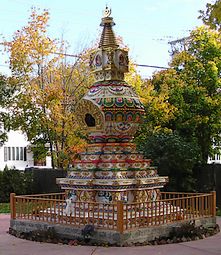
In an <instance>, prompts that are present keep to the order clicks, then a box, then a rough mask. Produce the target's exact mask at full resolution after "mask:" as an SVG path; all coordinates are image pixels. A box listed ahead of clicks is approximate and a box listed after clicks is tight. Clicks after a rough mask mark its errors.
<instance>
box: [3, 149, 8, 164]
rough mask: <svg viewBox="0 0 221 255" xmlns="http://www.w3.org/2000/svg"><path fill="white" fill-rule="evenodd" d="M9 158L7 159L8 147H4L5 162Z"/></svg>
mask: <svg viewBox="0 0 221 255" xmlns="http://www.w3.org/2000/svg"><path fill="white" fill-rule="evenodd" d="M7 160H8V157H7V147H4V161H7Z"/></svg>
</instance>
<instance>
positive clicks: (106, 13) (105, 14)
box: [103, 6, 111, 18]
mask: <svg viewBox="0 0 221 255" xmlns="http://www.w3.org/2000/svg"><path fill="white" fill-rule="evenodd" d="M110 15H111V8H109V7H108V6H106V8H105V10H104V11H103V16H104V18H107V17H110Z"/></svg>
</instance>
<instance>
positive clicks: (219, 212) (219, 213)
mask: <svg viewBox="0 0 221 255" xmlns="http://www.w3.org/2000/svg"><path fill="white" fill-rule="evenodd" d="M216 216H221V209H220V208H218V210H216Z"/></svg>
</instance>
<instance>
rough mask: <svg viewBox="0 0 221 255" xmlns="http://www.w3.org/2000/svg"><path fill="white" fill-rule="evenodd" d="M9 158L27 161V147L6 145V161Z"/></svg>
mask: <svg viewBox="0 0 221 255" xmlns="http://www.w3.org/2000/svg"><path fill="white" fill-rule="evenodd" d="M8 160H21V161H27V149H26V147H4V161H8Z"/></svg>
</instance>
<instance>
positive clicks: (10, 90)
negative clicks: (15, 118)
mask: <svg viewBox="0 0 221 255" xmlns="http://www.w3.org/2000/svg"><path fill="white" fill-rule="evenodd" d="M9 84H10V86H9ZM16 87H17V84H16V80H15V79H13V78H7V77H5V76H4V75H0V146H2V145H3V144H4V142H6V141H7V131H8V128H7V127H8V123H9V119H10V118H9V115H8V112H7V110H6V109H5V107H6V105H7V103H8V101H9V100H10V99H11V98H12V96H13V94H14V93H15V91H16Z"/></svg>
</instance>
